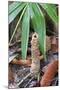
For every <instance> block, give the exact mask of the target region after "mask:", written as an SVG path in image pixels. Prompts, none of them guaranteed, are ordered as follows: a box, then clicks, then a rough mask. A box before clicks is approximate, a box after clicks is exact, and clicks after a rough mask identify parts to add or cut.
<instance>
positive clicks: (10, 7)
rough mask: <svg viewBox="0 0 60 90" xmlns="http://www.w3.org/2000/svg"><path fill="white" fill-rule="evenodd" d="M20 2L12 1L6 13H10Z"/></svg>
mask: <svg viewBox="0 0 60 90" xmlns="http://www.w3.org/2000/svg"><path fill="white" fill-rule="evenodd" d="M20 4H21V3H20V2H13V3H12V4H10V5H9V6H8V9H9V10H8V14H10V13H12V11H14V10H15V9H16V8H17V7H18V6H19V5H20Z"/></svg>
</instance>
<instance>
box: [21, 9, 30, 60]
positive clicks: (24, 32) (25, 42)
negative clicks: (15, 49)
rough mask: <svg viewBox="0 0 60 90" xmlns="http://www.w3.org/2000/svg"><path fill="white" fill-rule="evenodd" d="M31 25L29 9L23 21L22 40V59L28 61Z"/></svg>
mask: <svg viewBox="0 0 60 90" xmlns="http://www.w3.org/2000/svg"><path fill="white" fill-rule="evenodd" d="M29 24H30V15H29V7H27V9H26V12H25V14H24V16H23V20H22V38H21V40H22V42H21V48H22V59H26V56H27V47H28V38H29Z"/></svg>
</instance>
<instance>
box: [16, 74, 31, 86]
mask: <svg viewBox="0 0 60 90" xmlns="http://www.w3.org/2000/svg"><path fill="white" fill-rule="evenodd" d="M30 75H31V73H29V74H28V75H26V76H25V77H24V78H23V79H22V80H21V81H20V82H19V83H18V84H17V87H18V86H19V85H20V84H21V83H23V81H24V80H25V79H26V78H28V77H29V76H30Z"/></svg>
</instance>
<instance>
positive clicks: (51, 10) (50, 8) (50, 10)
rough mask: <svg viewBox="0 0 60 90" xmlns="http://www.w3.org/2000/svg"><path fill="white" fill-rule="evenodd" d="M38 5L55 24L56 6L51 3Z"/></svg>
mask: <svg viewBox="0 0 60 90" xmlns="http://www.w3.org/2000/svg"><path fill="white" fill-rule="evenodd" d="M40 5H41V6H42V7H43V8H44V9H45V11H46V12H47V14H48V15H49V16H50V18H51V19H52V20H53V22H54V23H55V24H57V22H58V16H57V12H56V7H55V6H54V5H52V4H40Z"/></svg>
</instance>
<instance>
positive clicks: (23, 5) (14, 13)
mask: <svg viewBox="0 0 60 90" xmlns="http://www.w3.org/2000/svg"><path fill="white" fill-rule="evenodd" d="M25 5H26V4H25V3H22V4H21V5H19V6H18V7H17V8H16V9H15V10H13V11H12V13H10V14H9V17H8V19H9V24H10V23H11V22H12V21H13V20H14V19H15V17H16V16H17V15H18V14H19V13H20V12H21V11H22V9H23V8H24V7H25Z"/></svg>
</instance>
